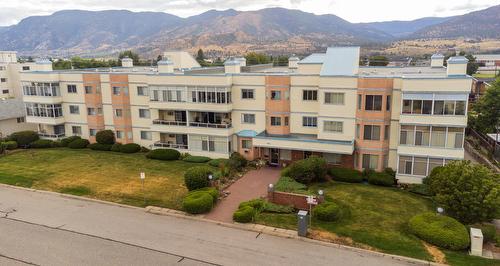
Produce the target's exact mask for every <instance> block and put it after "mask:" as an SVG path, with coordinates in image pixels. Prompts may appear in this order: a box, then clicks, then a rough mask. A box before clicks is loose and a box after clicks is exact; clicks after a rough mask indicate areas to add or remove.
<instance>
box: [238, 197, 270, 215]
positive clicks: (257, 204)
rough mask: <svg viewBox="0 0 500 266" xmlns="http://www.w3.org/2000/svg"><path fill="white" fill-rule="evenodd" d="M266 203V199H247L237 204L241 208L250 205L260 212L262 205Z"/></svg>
mask: <svg viewBox="0 0 500 266" xmlns="http://www.w3.org/2000/svg"><path fill="white" fill-rule="evenodd" d="M265 204H266V201H265V200H263V199H253V200H249V201H244V202H242V203H240V205H239V206H238V209H241V208H243V207H246V206H250V207H252V208H254V209H255V211H256V212H261V211H262V210H263V209H264V206H265Z"/></svg>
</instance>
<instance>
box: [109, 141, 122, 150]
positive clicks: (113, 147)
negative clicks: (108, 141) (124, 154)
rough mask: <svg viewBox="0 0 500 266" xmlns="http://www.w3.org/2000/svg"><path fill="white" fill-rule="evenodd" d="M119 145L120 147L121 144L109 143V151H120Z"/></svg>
mask: <svg viewBox="0 0 500 266" xmlns="http://www.w3.org/2000/svg"><path fill="white" fill-rule="evenodd" d="M121 147H122V144H121V143H118V142H117V143H115V144H113V145H111V151H114V152H120V150H121Z"/></svg>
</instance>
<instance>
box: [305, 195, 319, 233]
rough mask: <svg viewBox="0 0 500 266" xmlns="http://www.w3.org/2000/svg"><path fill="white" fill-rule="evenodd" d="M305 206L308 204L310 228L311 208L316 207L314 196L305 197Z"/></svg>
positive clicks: (316, 201) (316, 202)
mask: <svg viewBox="0 0 500 266" xmlns="http://www.w3.org/2000/svg"><path fill="white" fill-rule="evenodd" d="M306 200H307V204H309V224H310V225H311V226H312V206H313V205H318V199H317V198H316V197H314V196H307V198H306Z"/></svg>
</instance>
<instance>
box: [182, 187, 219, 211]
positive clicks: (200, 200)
mask: <svg viewBox="0 0 500 266" xmlns="http://www.w3.org/2000/svg"><path fill="white" fill-rule="evenodd" d="M213 205H214V200H213V198H212V196H211V195H210V193H208V192H204V191H194V192H191V193H189V194H188V195H187V196H186V197H185V198H184V201H183V202H182V208H183V209H184V210H185V211H186V212H188V213H191V214H200V213H206V212H209V211H210V210H211V209H212V207H213Z"/></svg>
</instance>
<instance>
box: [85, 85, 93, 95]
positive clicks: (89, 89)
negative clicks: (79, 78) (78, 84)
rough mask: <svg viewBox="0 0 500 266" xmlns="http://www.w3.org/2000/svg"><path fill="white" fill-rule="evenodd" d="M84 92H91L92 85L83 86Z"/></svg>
mask: <svg viewBox="0 0 500 266" xmlns="http://www.w3.org/2000/svg"><path fill="white" fill-rule="evenodd" d="M85 93H86V94H91V93H92V86H85Z"/></svg>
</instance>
